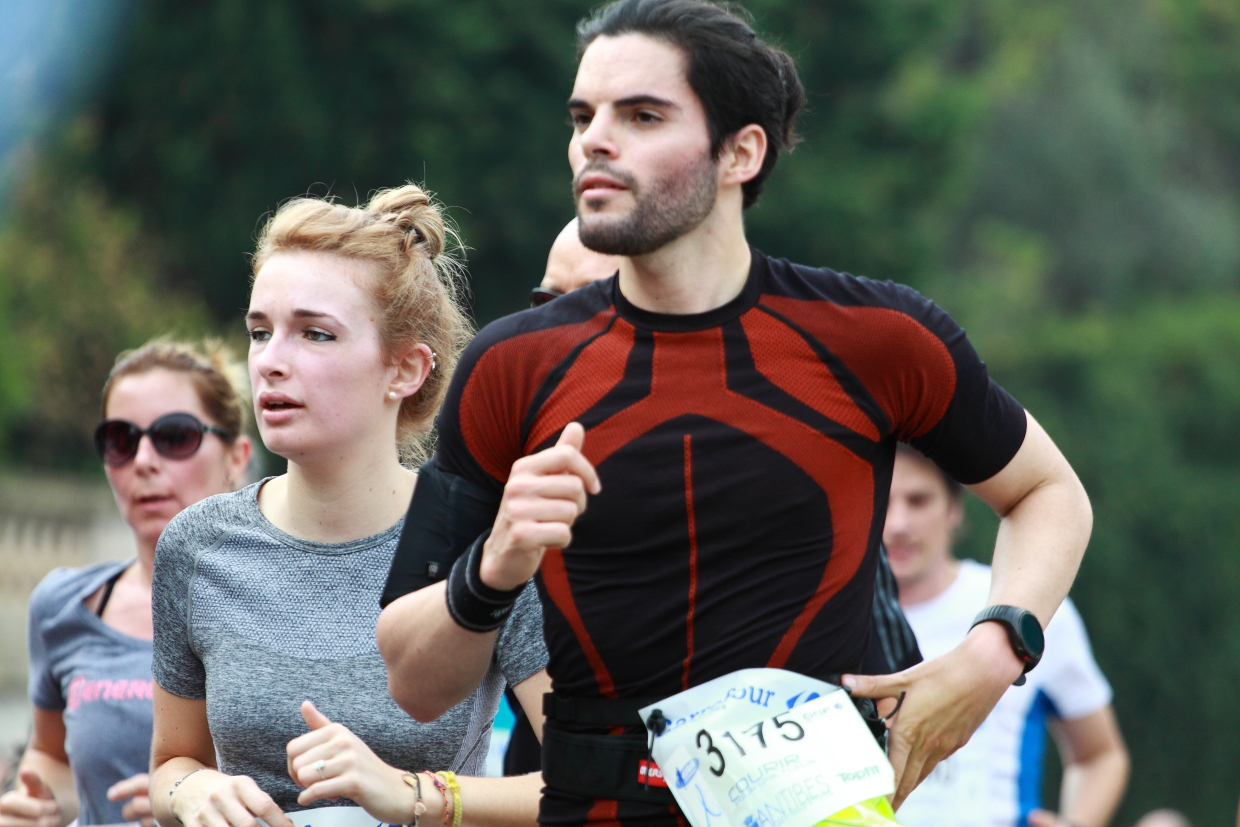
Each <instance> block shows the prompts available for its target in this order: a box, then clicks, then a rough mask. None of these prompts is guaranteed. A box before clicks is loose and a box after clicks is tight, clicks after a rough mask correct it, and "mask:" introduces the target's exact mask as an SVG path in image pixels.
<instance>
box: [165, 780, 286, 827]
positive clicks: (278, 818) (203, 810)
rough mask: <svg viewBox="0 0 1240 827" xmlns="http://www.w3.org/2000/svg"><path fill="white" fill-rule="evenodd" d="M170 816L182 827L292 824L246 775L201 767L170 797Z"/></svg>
mask: <svg viewBox="0 0 1240 827" xmlns="http://www.w3.org/2000/svg"><path fill="white" fill-rule="evenodd" d="M169 806H170V808H171V810H172V813H173V815H175V816H176V817H177V818H178V819H180V821H181V824H182V825H183V827H226V826H227V825H231V827H260V825H259V822H258V820H259V819H260V818H261V819H262V820H263V821H265V822H267V824H268V825H270V827H293V822H292V821H290V820H289V817H288V816H286V815H285V814H284V813H283V811H281V810H280V808H279V807H278V806H276V802H275V801H273V800H272V798H271V796H269V795H267V793H265V792H263V791H262V790H260V789H259V788H258V785H257V784H255V783H254V779H253V778H250V777H249V776H248V775H225V774H224V773H222V772H219V771H218V770H213V769H201V770H197V771H195V772H192V773H190V774H189V775H186V776H185V777H184V778H183V779H181V783H180V784H179V785H178V786H176V787H174V788H173V791H172V796H171V798H170V799H169Z"/></svg>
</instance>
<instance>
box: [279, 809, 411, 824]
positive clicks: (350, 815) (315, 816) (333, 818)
mask: <svg viewBox="0 0 1240 827" xmlns="http://www.w3.org/2000/svg"><path fill="white" fill-rule="evenodd" d="M286 815H287V816H288V817H289V819H290V820H291V821H292V822H293V827H400V825H397V824H389V825H385V824H384V823H383V822H381V821H379V820H378V819H376V818H375V817H374V816H372V815H371V814H370V813H368V812H366V811H365V810H363V809H362V808H361V807H314V808H312V809H309V810H298V811H297V812H295V813H286ZM263 823H264V824H265V823H266V822H263Z"/></svg>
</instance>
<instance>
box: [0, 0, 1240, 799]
mask: <svg viewBox="0 0 1240 827" xmlns="http://www.w3.org/2000/svg"><path fill="white" fill-rule="evenodd" d="M749 7H750V9H751V10H752V11H753V12H754V14H755V18H756V22H757V25H758V28H760V29H761V30H763V31H765V32H769V33H771V34H772V35H773V36H774V38H775V39H776V40H777V41H778V42H780V43H781V44H782V45H784V46H785V47H786V48H787V49H789V50H790V51H791V52H792V53H793V54H794V55H795V56H796V57H797V59H798V61H799V65H800V66H801V69H802V73H803V80H804V82H805V85H806V87H807V89H808V92H809V107H808V111H807V113H806V117H805V120H804V124H803V133H804V134H805V136H806V142H805V143H804V144H803V145H802V146H801V147H799V148H798V149H797V150H796V152H795V153H793V154H792V155H791V156H789V157H788V158H786V159H785V160H783V161H782V162H781V164H780V167H779V168H778V169H777V170H776V172H775V174H774V176H773V178H772V179H771V181H770V183H769V186H768V189H767V194H766V196H765V198H764V200H763V202H762V203H761V204H760V205H759V206H758V207H756V208H755V209H754V210H752V211H751V212H750V214H749V216H748V222H749V228H750V233H751V236H752V238H753V240H754V241H755V243H757V244H758V245H759V246H761V247H762V248H763V249H765V250H767V251H768V252H770V253H773V254H776V255H782V256H786V257H788V258H791V259H794V260H798V261H802V262H805V263H811V264H824V265H829V266H832V267H835V268H836V269H843V270H849V271H852V272H856V273H860V274H863V275H868V276H872V277H876V278H890V279H894V280H897V281H902V282H906V283H909V284H912V285H914V286H916V287H918V288H919V289H921V290H923V291H924V292H926V293H927V294H929V295H931V296H933V297H934V298H936V299H937V300H938V301H939V302H940V303H941V304H943V305H944V306H945V307H946V308H947V309H948V310H949V311H951V312H952V313H953V314H954V315H955V316H956V317H957V318H958V319H960V320H961V321H962V323H964V324H965V325H966V327H968V329H969V330H970V334H971V336H972V338H973V340H974V343H975V344H976V345H977V347H978V349H979V350H980V351H981V352H982V354H983V355H984V356H985V357H986V358H987V359H988V360H989V363H990V366H991V369H992V371H993V373H994V375H995V376H996V377H997V378H998V379H999V380H1000V381H1001V382H1002V383H1003V384H1004V385H1005V386H1007V387H1008V388H1009V389H1011V390H1012V391H1013V392H1014V393H1015V394H1016V395H1017V396H1018V398H1020V399H1021V400H1022V401H1023V402H1024V403H1025V404H1026V405H1027V406H1028V407H1029V408H1030V410H1031V411H1032V412H1033V413H1034V414H1035V415H1036V416H1037V417H1038V418H1039V419H1040V421H1042V422H1043V424H1044V425H1045V426H1046V427H1047V429H1048V430H1049V431H1050V432H1051V434H1052V436H1054V437H1055V439H1056V440H1057V441H1058V442H1059V443H1060V445H1061V446H1062V447H1063V448H1064V450H1065V452H1066V453H1067V455H1068V457H1069V458H1070V459H1071V460H1072V462H1073V463H1074V465H1075V467H1076V468H1077V469H1078V470H1079V472H1080V474H1081V476H1082V479H1083V480H1084V481H1085V484H1086V486H1087V487H1088V489H1089V491H1090V493H1091V495H1092V497H1093V502H1094V507H1095V515H1096V528H1095V534H1094V539H1093V542H1092V544H1091V549H1090V552H1089V554H1088V555H1087V556H1086V559H1085V563H1084V566H1083V568H1082V571H1081V575H1080V578H1079V579H1078V582H1077V586H1076V588H1075V590H1074V596H1075V597H1076V599H1077V601H1078V604H1079V605H1080V608H1081V611H1082V613H1083V615H1084V616H1085V618H1086V621H1087V622H1088V624H1089V626H1090V629H1091V631H1092V634H1093V638H1094V644H1095V648H1096V652H1097V655H1098V659H1099V661H1100V662H1101V664H1102V665H1103V667H1104V670H1105V671H1106V672H1107V674H1108V675H1109V676H1110V678H1111V679H1112V681H1113V683H1114V685H1115V687H1116V690H1117V694H1116V707H1117V709H1118V712H1119V716H1120V721H1121V724H1122V726H1123V728H1124V732H1125V735H1126V737H1127V739H1128V741H1129V745H1130V747H1131V748H1132V751H1133V762H1134V764H1133V767H1134V768H1133V782H1132V785H1131V787H1130V791H1129V794H1128V797H1127V800H1126V803H1125V805H1124V809H1123V811H1122V812H1121V814H1120V816H1119V817H1118V819H1117V823H1120V824H1131V823H1132V821H1134V820H1135V818H1136V817H1137V816H1138V815H1139V814H1140V813H1142V812H1144V811H1145V810H1148V809H1151V808H1153V807H1158V806H1175V807H1179V808H1181V809H1183V810H1185V811H1186V812H1188V813H1189V814H1190V815H1191V816H1192V817H1193V819H1194V820H1195V821H1196V822H1198V823H1230V821H1229V819H1231V818H1232V817H1233V815H1234V812H1235V809H1236V800H1237V797H1238V796H1240V782H1238V781H1237V780H1236V779H1237V777H1238V776H1237V768H1238V767H1240V747H1237V746H1236V745H1235V742H1234V741H1232V740H1231V739H1230V738H1229V737H1227V736H1226V733H1228V732H1236V731H1240V710H1238V709H1237V706H1236V704H1235V703H1234V695H1235V690H1236V687H1237V686H1238V685H1240V674H1238V672H1240V609H1237V608H1236V606H1237V605H1240V602H1238V601H1236V600H1235V599H1234V596H1235V595H1237V594H1240V554H1237V551H1240V548H1238V545H1240V544H1238V542H1237V539H1236V538H1237V537H1240V516H1237V515H1240V509H1237V508H1236V506H1235V503H1236V501H1237V500H1240V436H1238V434H1240V430H1238V428H1237V426H1238V425H1240V290H1238V289H1237V288H1238V286H1240V279H1238V276H1240V4H1237V3H1235V2H1234V0H1046V2H1043V3H1036V4H1029V3H1020V2H1016V0H955V2H948V0H821V1H820V2H813V3H806V2H803V1H802V2H795V0H753V2H751V3H750V4H749ZM588 8H589V5H588V3H587V2H579V1H578V0H539V2H531V0H522V2H518V0H458V2H454V3H441V2H432V0H303V1H302V2H294V1H293V0H267V2H264V3H253V2H246V1H245V0H212V1H211V2H207V0H192V1H191V2H182V3H175V4H172V3H153V2H152V3H148V4H146V5H145V6H143V7H142V8H141V11H140V12H139V13H138V14H137V15H136V16H135V20H136V22H135V26H134V28H133V30H132V31H131V32H130V34H129V40H128V46H127V49H126V50H125V52H124V54H123V56H122V57H121V58H120V60H119V62H118V63H117V64H116V65H115V66H114V67H113V70H112V72H111V74H110V75H109V77H108V78H107V79H106V82H105V83H104V84H103V85H102V88H101V91H100V93H99V94H98V95H97V96H96V100H94V101H93V103H92V104H91V105H90V106H89V107H87V108H86V109H85V110H84V111H83V112H81V113H78V114H77V115H76V116H75V117H73V118H69V119H67V122H66V123H67V125H66V127H65V129H64V131H63V133H64V134H63V135H62V136H61V137H59V138H58V139H57V140H56V142H55V143H54V145H53V147H52V148H51V149H49V150H48V151H47V153H46V154H45V156H44V161H43V163H42V164H41V165H39V166H38V168H37V170H38V171H37V173H32V174H31V175H30V176H28V179H27V183H26V185H25V187H24V188H23V189H22V191H21V192H22V194H21V196H20V200H19V202H18V203H17V207H16V209H14V210H12V211H11V218H10V220H9V223H8V225H7V227H6V228H5V229H4V230H3V232H2V233H0V320H3V322H4V324H3V326H0V339H3V344H4V351H3V352H5V354H6V356H5V360H4V361H3V362H2V363H0V434H2V435H3V439H4V448H3V450H4V451H5V456H6V458H7V460H8V461H10V462H18V463H23V464H29V465H60V466H73V467H84V466H87V465H89V464H90V463H91V459H90V457H89V454H88V453H87V446H86V441H85V439H84V438H83V436H82V435H83V434H84V433H85V432H86V431H87V430H88V429H89V424H90V423H91V422H92V421H93V417H94V408H93V404H94V402H93V394H94V393H95V389H97V388H98V386H99V384H100V382H101V381H102V375H103V372H104V370H105V368H106V365H107V363H108V362H109V361H110V358H111V356H110V354H112V353H113V352H115V350H117V349H119V348H120V347H122V346H131V345H134V344H137V343H138V342H140V341H141V340H142V339H144V338H146V337H147V336H149V335H151V334H152V333H156V332H162V331H163V330H165V329H166V328H169V327H180V328H182V329H186V330H193V329H197V327H199V326H202V325H204V324H210V325H212V326H214V327H215V328H217V329H221V330H223V331H225V332H227V333H228V334H230V335H235V336H237V340H238V343H240V335H241V326H240V316H241V314H240V308H242V307H243V306H244V305H245V302H246V294H247V288H248V265H247V261H246V253H247V252H248V251H249V250H250V249H251V247H252V244H253V238H254V235H255V232H256V230H257V227H258V225H259V222H260V221H261V219H262V216H263V215H264V214H265V213H266V212H267V211H269V210H271V209H273V208H274V207H275V206H276V205H277V204H278V203H280V201H281V200H283V199H285V198H288V197H290V196H294V195H297V194H300V193H303V192H306V191H311V192H316V193H320V194H321V193H325V192H330V193H333V194H336V195H339V196H340V197H342V198H343V199H344V200H345V201H346V202H348V203H354V202H356V201H358V200H362V199H364V198H365V196H366V194H367V192H368V191H370V190H372V189H374V188H377V187H381V186H391V185H394V184H397V183H399V182H401V181H404V180H406V179H414V180H419V181H421V180H424V181H425V182H426V183H427V185H428V186H429V187H430V188H431V189H433V190H436V191H437V192H438V193H439V194H440V196H441V197H442V198H443V200H444V201H445V202H447V203H448V204H449V205H451V206H452V207H453V210H452V215H453V216H454V218H455V220H456V221H457V222H458V223H459V225H460V227H461V230H462V233H463V235H464V237H465V239H466V241H467V243H468V244H469V245H470V247H471V248H472V250H471V253H470V259H469V267H470V273H471V277H472V283H473V289H474V293H475V310H476V314H477V316H478V318H479V320H480V321H481V322H486V321H489V320H490V319H492V318H495V317H496V316H498V315H500V314H502V313H506V312H511V311H514V310H517V309H520V307H521V306H522V297H523V296H524V294H525V292H526V291H527V290H528V289H529V287H531V286H532V285H534V284H535V283H536V282H537V281H538V280H539V278H540V277H541V272H542V266H543V261H544V257H545V254H546V250H547V247H548V246H549V244H550V242H551V240H552V238H554V236H555V234H556V232H557V231H558V229H559V228H560V227H561V226H562V225H563V223H564V222H565V221H567V220H568V218H569V217H571V203H570V198H569V197H568V186H569V174H568V169H567V164H566V162H565V155H564V153H565V147H566V143H567V138H568V132H567V128H566V127H565V126H564V113H563V102H564V100H565V99H566V98H567V96H568V93H569V90H570V88H571V84H572V77H573V66H574V60H573V23H574V22H575V20H576V19H577V18H578V17H579V16H580V15H582V14H583V13H584V12H586V11H587V10H588ZM208 317H209V321H207V319H208ZM83 406H84V407H83ZM975 510H976V509H975ZM992 526H993V517H989V516H987V515H984V514H981V513H980V512H979V513H978V514H975V515H974V517H973V519H972V527H971V530H970V532H969V535H968V537H967V538H966V540H965V550H966V551H967V552H968V553H970V554H972V555H974V556H977V557H980V558H982V559H987V558H988V557H989V545H990V543H991V542H992V540H993V531H992V530H991V529H992Z"/></svg>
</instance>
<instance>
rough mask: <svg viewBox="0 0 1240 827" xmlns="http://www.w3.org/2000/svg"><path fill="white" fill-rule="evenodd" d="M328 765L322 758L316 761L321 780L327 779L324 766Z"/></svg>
mask: <svg viewBox="0 0 1240 827" xmlns="http://www.w3.org/2000/svg"><path fill="white" fill-rule="evenodd" d="M326 766H327V762H326V761H324V760H323V759H322V758H320V759H319V760H317V761H315V762H314V769H315V770H316V771H317V772H318V774H319V780H320V781H326V780H327V776H326V775H324V774H323V768H324V767H326Z"/></svg>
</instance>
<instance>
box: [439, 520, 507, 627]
mask: <svg viewBox="0 0 1240 827" xmlns="http://www.w3.org/2000/svg"><path fill="white" fill-rule="evenodd" d="M490 536H491V532H490V531H487V533H486V534H483V535H482V536H481V537H479V538H478V539H477V540H474V542H473V545H471V546H470V547H469V550H468V551H466V552H465V553H464V554H462V555H461V556H460V557H459V558H457V561H456V563H454V564H453V566H452V572H451V573H450V574H449V575H448V589H447V595H448V614H450V615H452V619H453V620H455V621H456V625H457V626H460V627H461V628H462V629H468V630H469V631H471V632H490V631H492V630H493V629H498V628H499V627H500V626H503V625H504V621H505V620H507V619H508V615H510V614H512V607H513V605H514V604H516V602H517V598H518V597H520V595H521V592H522V591H524V590H525V584H524V583H522V584H521V585H520V586H518V587H517V588H515V589H512V590H511V591H500V590H499V589H493V588H491V587H490V586H488V585H487V584H486V583H483V582H482V576H481V570H482V545H483V543H485V542H486V541H487V538H488V537H490Z"/></svg>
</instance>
